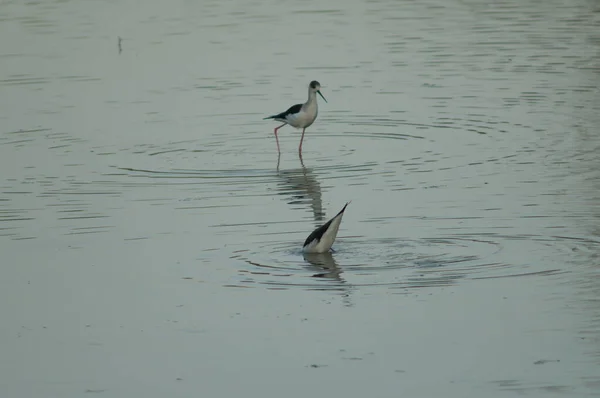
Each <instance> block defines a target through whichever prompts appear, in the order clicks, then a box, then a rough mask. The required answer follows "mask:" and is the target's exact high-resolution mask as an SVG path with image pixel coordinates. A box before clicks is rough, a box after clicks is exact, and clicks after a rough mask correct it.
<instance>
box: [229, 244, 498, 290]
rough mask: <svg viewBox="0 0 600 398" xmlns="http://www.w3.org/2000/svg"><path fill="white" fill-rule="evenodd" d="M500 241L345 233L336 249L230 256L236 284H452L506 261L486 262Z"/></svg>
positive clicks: (262, 250)
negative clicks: (366, 236)
mask: <svg viewBox="0 0 600 398" xmlns="http://www.w3.org/2000/svg"><path fill="white" fill-rule="evenodd" d="M499 250H500V246H499V244H498V243H496V242H493V241H487V240H475V239H466V238H443V237H442V238H435V239H420V240H402V239H398V238H382V239H378V240H368V241H365V240H364V239H363V238H362V237H341V238H339V239H338V243H336V252H334V253H325V254H304V253H302V252H301V250H300V249H299V248H297V247H293V246H290V244H288V243H270V244H265V245H261V246H258V247H257V248H256V249H254V250H238V251H235V252H233V253H232V254H231V256H230V258H231V259H233V260H235V261H236V263H237V264H238V265H239V268H238V278H237V279H238V280H237V282H236V283H233V284H230V286H240V287H241V286H243V287H249V286H252V285H267V286H269V287H271V288H289V287H302V288H308V289H325V290H327V289H333V290H337V289H339V288H341V287H342V286H348V285H352V286H391V287H398V288H411V287H428V286H447V285H452V284H454V283H455V281H456V280H457V279H461V278H464V277H465V276H467V275H468V274H469V273H471V272H472V271H473V270H476V269H477V268H478V267H480V268H486V269H487V270H488V271H489V270H490V269H493V268H495V267H503V266H506V265H503V264H494V263H490V262H486V258H487V257H489V256H491V255H493V254H494V253H496V252H497V251H499Z"/></svg>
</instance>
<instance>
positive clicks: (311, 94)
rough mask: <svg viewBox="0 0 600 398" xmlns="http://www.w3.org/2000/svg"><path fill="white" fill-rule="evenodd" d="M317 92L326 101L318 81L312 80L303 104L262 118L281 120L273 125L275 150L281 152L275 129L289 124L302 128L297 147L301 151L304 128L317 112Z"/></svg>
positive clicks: (311, 122)
mask: <svg viewBox="0 0 600 398" xmlns="http://www.w3.org/2000/svg"><path fill="white" fill-rule="evenodd" d="M317 93H319V95H320V96H321V98H323V101H325V102H327V100H326V99H325V97H323V94H321V85H320V84H319V82H318V81H316V80H313V81H312V82H310V84H309V85H308V101H306V103H304V104H296V105H294V106H292V107H290V109H288V110H287V111H285V112H281V113H279V114H277V115H273V116H269V117H266V118H264V119H263V120H266V119H274V120H277V121H278V122H282V123H283V124H282V125H281V126H278V127H275V131H274V132H275V141H276V142H277V152H281V151H280V150H279V138H277V130H279V129H280V128H282V127H283V126H285V125H286V124H289V125H290V126H292V127H295V128H297V129H302V138H300V146H299V147H298V152H299V153H302V141H303V140H304V130H306V128H307V127H309V126H310V125H311V124H313V122H314V121H315V119H316V118H317V113H318V112H319V107H318V106H317Z"/></svg>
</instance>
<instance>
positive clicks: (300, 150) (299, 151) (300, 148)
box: [298, 128, 306, 153]
mask: <svg viewBox="0 0 600 398" xmlns="http://www.w3.org/2000/svg"><path fill="white" fill-rule="evenodd" d="M304 130H306V128H303V129H302V138H300V146H299V147H298V153H302V141H304Z"/></svg>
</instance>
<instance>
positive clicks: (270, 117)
mask: <svg viewBox="0 0 600 398" xmlns="http://www.w3.org/2000/svg"><path fill="white" fill-rule="evenodd" d="M275 116H277V115H273V116H267V117H263V120H267V119H273V118H275Z"/></svg>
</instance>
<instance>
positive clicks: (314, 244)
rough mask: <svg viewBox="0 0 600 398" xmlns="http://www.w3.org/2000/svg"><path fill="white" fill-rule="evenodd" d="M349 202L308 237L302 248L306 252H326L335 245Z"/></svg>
mask: <svg viewBox="0 0 600 398" xmlns="http://www.w3.org/2000/svg"><path fill="white" fill-rule="evenodd" d="M348 204H350V202H348V203H346V205H344V208H343V209H342V210H340V212H339V213H338V214H337V215H336V216H335V217H333V218H332V219H331V220H329V221H327V223H325V224H324V225H323V226H321V227H319V228H317V229H315V230H314V231H313V232H312V233H311V234H310V235H309V236H308V238H306V241H305V242H304V247H303V248H302V251H303V252H304V253H325V252H327V251H329V249H331V246H333V243H334V242H335V238H336V237H337V233H338V230H339V229H340V224H341V223H342V217H343V216H344V210H346V206H348Z"/></svg>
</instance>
